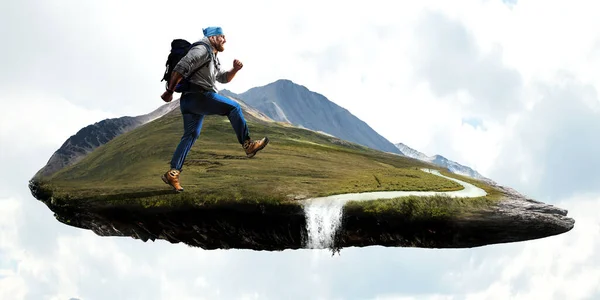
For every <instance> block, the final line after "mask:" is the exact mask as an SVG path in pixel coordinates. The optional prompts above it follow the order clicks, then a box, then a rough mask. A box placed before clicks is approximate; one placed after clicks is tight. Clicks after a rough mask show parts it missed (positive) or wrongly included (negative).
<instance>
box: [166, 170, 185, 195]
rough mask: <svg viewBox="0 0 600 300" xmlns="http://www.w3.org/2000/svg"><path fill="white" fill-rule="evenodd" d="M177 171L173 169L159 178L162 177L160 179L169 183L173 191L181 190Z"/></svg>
mask: <svg viewBox="0 0 600 300" xmlns="http://www.w3.org/2000/svg"><path fill="white" fill-rule="evenodd" d="M179 173H180V172H179V171H178V170H174V169H173V170H170V171H168V172H166V173H165V174H163V175H162V176H161V177H160V178H162V180H163V181H164V182H165V183H166V184H168V185H170V186H171V187H172V188H173V189H174V190H175V191H177V192H183V188H182V187H181V185H179Z"/></svg>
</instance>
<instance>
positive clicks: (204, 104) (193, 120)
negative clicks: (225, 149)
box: [171, 91, 250, 171]
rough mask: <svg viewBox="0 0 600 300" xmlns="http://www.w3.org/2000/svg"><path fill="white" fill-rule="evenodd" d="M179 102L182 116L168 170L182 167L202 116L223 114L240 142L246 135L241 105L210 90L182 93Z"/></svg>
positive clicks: (197, 134)
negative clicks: (175, 146) (181, 124)
mask: <svg viewBox="0 0 600 300" xmlns="http://www.w3.org/2000/svg"><path fill="white" fill-rule="evenodd" d="M179 101H180V103H179V107H180V109H181V114H182V115H183V136H182V137H181V141H180V142H179V145H178V146H177V148H176V149H175V153H173V158H172V159H171V169H177V170H179V171H181V170H182V168H183V162H184V161H185V158H186V156H187V154H188V152H189V151H190V149H191V148H192V145H194V143H195V142H196V140H197V139H198V137H199V136H200V131H201V129H202V122H203V121H204V116H207V115H221V116H227V117H228V118H229V122H230V123H231V126H232V127H233V130H234V131H235V134H236V135H237V139H238V142H239V143H240V145H241V144H243V143H244V141H245V140H247V139H249V138H250V133H249V131H248V125H247V124H246V120H245V119H244V115H243V114H242V108H241V107H240V105H239V104H238V103H237V102H235V101H233V100H231V99H229V98H227V97H224V96H222V95H219V94H217V93H214V92H210V91H205V92H186V93H183V94H182V96H181V98H180V100H179Z"/></svg>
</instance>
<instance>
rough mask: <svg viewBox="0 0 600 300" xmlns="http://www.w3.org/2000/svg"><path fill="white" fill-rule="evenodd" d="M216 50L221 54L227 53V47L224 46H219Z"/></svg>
mask: <svg viewBox="0 0 600 300" xmlns="http://www.w3.org/2000/svg"><path fill="white" fill-rule="evenodd" d="M216 48H217V51H219V52H223V51H225V46H223V45H217V46H216Z"/></svg>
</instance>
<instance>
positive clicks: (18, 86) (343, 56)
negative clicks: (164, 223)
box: [0, 0, 600, 300]
mask: <svg viewBox="0 0 600 300" xmlns="http://www.w3.org/2000/svg"><path fill="white" fill-rule="evenodd" d="M392 3H393V2H392V1H379V0H373V1H368V3H365V2H356V3H355V4H349V3H347V1H322V0H321V1H312V0H309V1H302V2H284V1H258V0H257V1H219V2H215V3H213V4H210V5H209V6H207V5H206V4H201V3H200V2H198V1H169V2H158V1H89V0H77V1H76V0H72V1H63V0H54V1H32V0H21V1H3V2H2V3H0V38H1V40H2V41H3V43H2V46H0V66H2V67H1V68H0V103H1V104H2V107H3V109H2V110H0V145H1V146H0V147H1V151H0V162H1V164H2V166H4V167H5V171H4V172H2V173H1V174H2V175H0V176H1V177H0V178H1V179H2V180H0V299H70V298H78V299H81V300H87V299H386V300H388V299H598V298H600V285H598V284H597V283H598V282H600V255H599V254H598V253H600V242H599V241H600V239H599V237H600V222H599V221H598V214H597V212H598V211H600V186H599V185H598V184H597V182H599V181H600V173H599V172H597V171H596V170H598V168H599V167H600V157H598V153H600V141H599V139H598V134H597V132H599V130H600V98H599V96H598V89H599V88H600V19H598V18H597V11H598V7H597V5H596V6H595V5H594V2H593V1H581V0H573V1H568V2H567V1H556V0H545V1H541V0H530V1H524V0H518V1H515V0H512V1H501V0H461V1H458V0H457V1H442V0H440V1H409V2H407V1H401V2H398V3H395V4H392ZM207 26H222V27H223V30H224V31H225V34H226V36H227V43H226V45H225V46H226V50H225V52H223V53H220V54H219V56H220V60H221V63H222V65H224V66H228V65H231V64H232V61H233V59H234V58H236V59H240V60H241V61H242V62H243V63H244V68H243V69H242V71H240V73H238V74H237V75H236V77H235V79H234V81H233V82H231V83H229V84H226V85H219V87H220V88H222V89H225V88H226V89H229V90H231V91H233V92H235V93H242V92H244V91H246V90H248V89H249V88H251V87H255V86H261V85H266V84H268V83H271V82H273V81H275V80H278V79H289V80H292V81H294V82H295V83H297V84H301V85H303V86H306V87H307V88H309V89H310V90H312V91H315V92H318V93H320V94H323V95H324V96H326V97H327V98H328V99H329V100H331V101H332V102H334V103H336V104H338V105H340V106H342V107H344V108H346V109H348V110H349V111H350V112H351V113H352V114H354V115H356V116H357V117H359V118H360V119H361V120H363V121H365V122H366V123H367V124H369V125H370V126H371V127H372V128H373V129H374V130H375V131H377V132H378V133H379V134H381V135H382V136H384V137H385V138H386V139H388V140H389V141H391V142H393V143H399V142H402V143H404V144H406V145H408V146H410V147H412V148H415V149H417V150H419V151H421V152H424V153H425V154H427V155H433V154H441V155H444V156H445V157H447V158H449V159H452V160H454V161H457V162H459V163H461V164H464V165H468V166H470V167H472V168H474V169H476V170H477V171H479V172H480V173H481V174H483V175H484V176H487V177H489V178H491V179H493V180H495V181H497V182H498V183H500V184H503V185H506V186H509V187H512V188H514V189H516V190H518V191H519V192H521V193H523V194H525V195H527V196H528V197H531V198H533V199H536V200H539V201H542V202H546V203H549V204H552V205H556V206H559V207H561V208H565V209H567V210H568V211H569V216H570V217H572V218H574V219H575V220H576V223H575V228H574V229H573V230H571V231H570V232H568V233H566V234H562V235H560V236H555V237H549V238H545V239H540V240H534V241H527V242H521V243H511V244H500V245H490V246H485V247H479V248H472V249H414V248H384V247H367V248H349V249H343V250H342V251H341V253H340V255H335V256H332V255H331V253H329V252H328V251H326V250H323V251H315V250H296V251H282V252H254V251H245V250H213V251H205V250H202V249H197V248H191V247H187V246H185V245H182V244H170V243H168V242H166V241H155V242H146V243H144V242H142V241H139V240H134V239H131V238H127V237H121V238H119V237H99V236H96V235H95V234H94V233H93V232H91V231H87V230H80V229H77V228H73V227H69V226H66V225H64V224H61V223H59V222H58V221H56V220H55V219H54V217H53V215H52V213H51V212H50V211H49V210H48V209H47V207H45V206H44V205H43V204H42V203H40V202H39V201H37V200H35V199H34V198H33V197H32V196H31V193H30V192H29V189H28V187H27V181H28V180H29V179H30V178H31V177H32V176H33V174H35V172H37V171H38V170H39V169H40V168H41V167H43V166H44V165H45V164H46V162H47V161H48V159H49V158H50V156H51V155H52V153H53V152H54V151H55V150H57V149H58V148H59V147H60V146H61V145H62V143H63V142H64V141H65V140H66V139H67V138H68V137H69V136H71V135H73V134H74V133H76V132H77V130H79V129H80V128H82V127H84V126H86V125H89V124H92V123H94V122H97V121H100V120H103V119H105V118H112V117H121V116H125V115H130V116H133V115H141V114H145V113H148V112H150V111H152V110H154V109H156V108H157V107H159V106H160V105H162V104H163V102H162V100H161V99H160V94H161V93H162V92H163V91H164V82H160V79H161V78H162V74H163V72H164V64H165V60H166V57H167V55H168V51H169V49H170V42H171V40H173V39H175V38H184V39H188V40H190V41H193V40H196V39H199V38H201V37H202V28H204V27H207Z"/></svg>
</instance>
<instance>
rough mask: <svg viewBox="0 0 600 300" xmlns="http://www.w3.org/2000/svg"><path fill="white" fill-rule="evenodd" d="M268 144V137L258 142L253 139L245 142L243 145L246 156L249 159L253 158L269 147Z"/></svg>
mask: <svg viewBox="0 0 600 300" xmlns="http://www.w3.org/2000/svg"><path fill="white" fill-rule="evenodd" d="M268 143H269V138H268V137H264V138H262V139H261V140H258V141H253V140H251V139H248V140H246V141H245V142H244V145H242V147H243V148H244V150H245V151H246V156H247V157H248V158H252V157H253V156H254V155H256V152H258V151H260V150H262V149H263V148H264V147H265V146H267V144H268Z"/></svg>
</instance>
